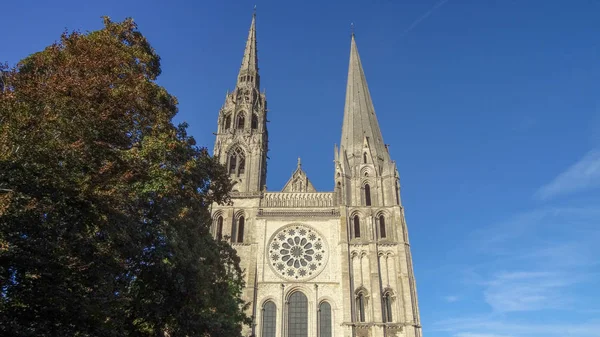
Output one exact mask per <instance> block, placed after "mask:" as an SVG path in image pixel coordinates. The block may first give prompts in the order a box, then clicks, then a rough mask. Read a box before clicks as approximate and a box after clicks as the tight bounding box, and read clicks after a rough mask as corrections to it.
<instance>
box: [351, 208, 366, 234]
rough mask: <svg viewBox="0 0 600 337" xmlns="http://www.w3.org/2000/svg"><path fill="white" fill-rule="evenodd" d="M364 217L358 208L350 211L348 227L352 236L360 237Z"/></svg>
mask: <svg viewBox="0 0 600 337" xmlns="http://www.w3.org/2000/svg"><path fill="white" fill-rule="evenodd" d="M363 220H364V217H363V216H362V213H361V212H360V211H358V210H355V211H353V212H352V213H350V228H351V233H352V237H353V238H360V237H361V235H362V232H363V231H362V228H363V222H364V221H363Z"/></svg>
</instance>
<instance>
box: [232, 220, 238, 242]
mask: <svg viewBox="0 0 600 337" xmlns="http://www.w3.org/2000/svg"><path fill="white" fill-rule="evenodd" d="M236 238H237V219H235V220H233V223H232V224H231V242H232V243H233V242H235V239H236Z"/></svg>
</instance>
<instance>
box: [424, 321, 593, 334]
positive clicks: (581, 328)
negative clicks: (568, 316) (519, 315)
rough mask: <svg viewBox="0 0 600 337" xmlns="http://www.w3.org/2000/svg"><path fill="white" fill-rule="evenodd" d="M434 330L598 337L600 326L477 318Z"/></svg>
mask: <svg viewBox="0 0 600 337" xmlns="http://www.w3.org/2000/svg"><path fill="white" fill-rule="evenodd" d="M434 330H436V331H446V332H449V333H451V334H452V336H454V337H565V336H569V337H575V336H576V337H598V331H600V323H598V322H594V321H583V322H580V323H571V324H569V323H520V322H515V320H510V319H505V318H500V317H494V316H487V317H486V316H478V317H470V318H457V319H448V320H444V321H439V322H437V323H435V325H434Z"/></svg>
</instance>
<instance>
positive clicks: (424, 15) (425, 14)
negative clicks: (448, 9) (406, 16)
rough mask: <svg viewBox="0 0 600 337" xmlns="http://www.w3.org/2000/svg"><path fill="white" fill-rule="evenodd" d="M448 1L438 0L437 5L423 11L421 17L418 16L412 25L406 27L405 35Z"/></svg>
mask: <svg viewBox="0 0 600 337" xmlns="http://www.w3.org/2000/svg"><path fill="white" fill-rule="evenodd" d="M448 1H449V0H441V1H438V2H437V3H436V4H435V5H433V7H431V9H430V10H428V11H427V12H425V13H423V15H421V16H420V17H419V18H417V19H416V20H415V21H413V23H412V24H411V25H410V26H408V28H406V30H405V31H404V33H403V35H406V34H408V33H409V32H410V31H411V30H413V29H415V28H416V27H417V26H418V25H419V24H420V23H421V22H423V21H425V19H427V18H428V17H429V16H430V15H431V14H432V13H433V12H435V11H436V10H438V9H439V8H440V7H442V6H443V5H444V4H446V2H448Z"/></svg>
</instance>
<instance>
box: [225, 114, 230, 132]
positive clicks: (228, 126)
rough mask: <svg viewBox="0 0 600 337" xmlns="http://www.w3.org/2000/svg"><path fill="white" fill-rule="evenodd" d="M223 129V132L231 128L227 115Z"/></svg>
mask: <svg viewBox="0 0 600 337" xmlns="http://www.w3.org/2000/svg"><path fill="white" fill-rule="evenodd" d="M223 127H224V128H225V130H227V129H229V128H230V127H231V115H227V116H226V117H225V124H224V125H223Z"/></svg>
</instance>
